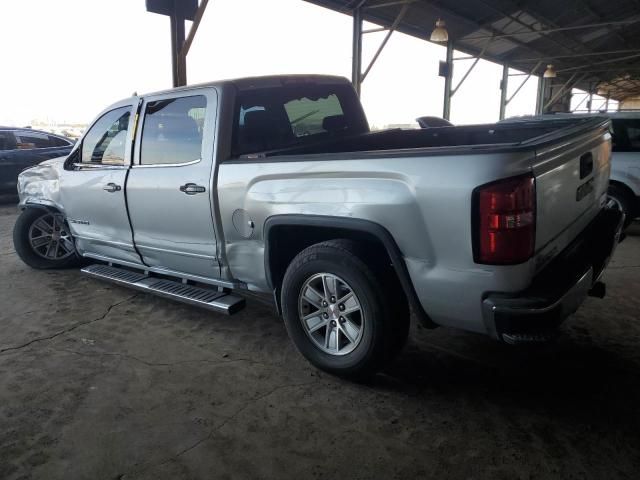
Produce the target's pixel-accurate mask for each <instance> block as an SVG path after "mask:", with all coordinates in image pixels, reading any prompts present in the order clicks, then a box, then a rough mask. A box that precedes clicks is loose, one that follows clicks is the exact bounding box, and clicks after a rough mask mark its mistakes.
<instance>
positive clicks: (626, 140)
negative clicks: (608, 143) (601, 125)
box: [606, 111, 640, 223]
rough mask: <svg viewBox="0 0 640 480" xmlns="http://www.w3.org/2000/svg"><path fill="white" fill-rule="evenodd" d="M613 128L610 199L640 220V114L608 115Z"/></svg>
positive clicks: (628, 215) (628, 219)
mask: <svg viewBox="0 0 640 480" xmlns="http://www.w3.org/2000/svg"><path fill="white" fill-rule="evenodd" d="M606 115H607V116H608V117H610V118H611V124H612V126H613V146H612V150H613V158H612V162H611V178H610V180H609V197H610V198H611V199H612V200H614V201H615V202H616V203H617V204H618V207H619V208H620V209H621V210H622V211H623V212H624V213H625V214H626V215H627V223H631V221H632V220H633V219H634V218H637V217H638V216H640V111H629V112H614V113H607V114H606Z"/></svg>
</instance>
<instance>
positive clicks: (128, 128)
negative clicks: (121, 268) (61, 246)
mask: <svg viewBox="0 0 640 480" xmlns="http://www.w3.org/2000/svg"><path fill="white" fill-rule="evenodd" d="M134 108H135V106H134V105H133V104H132V105H125V106H122V107H119V108H115V109H113V110H110V111H108V112H106V113H104V114H103V115H102V116H100V117H99V118H98V120H96V121H95V122H94V124H93V125H92V126H91V127H90V129H89V130H88V131H87V133H86V135H85V136H84V138H83V139H82V144H81V145H80V147H79V148H78V149H77V150H76V151H75V152H73V154H72V155H71V157H70V158H69V160H68V161H67V164H66V165H65V169H66V170H68V171H67V172H65V175H64V176H63V177H62V183H61V185H60V197H61V204H62V205H64V207H65V215H66V217H67V221H68V222H69V228H70V229H71V232H72V233H73V236H74V238H75V240H76V246H77V248H78V251H80V253H83V254H89V255H90V256H93V257H96V256H97V257H98V258H101V257H105V258H108V259H115V260H126V261H130V262H136V263H140V256H139V255H138V254H137V253H136V251H135V248H134V246H133V238H132V235H131V227H130V225H129V219H128V217H127V205H126V200H125V195H124V193H125V189H124V186H125V182H126V178H127V171H128V169H129V166H130V160H131V143H132V137H131V135H132V133H131V132H132V129H133V118H134Z"/></svg>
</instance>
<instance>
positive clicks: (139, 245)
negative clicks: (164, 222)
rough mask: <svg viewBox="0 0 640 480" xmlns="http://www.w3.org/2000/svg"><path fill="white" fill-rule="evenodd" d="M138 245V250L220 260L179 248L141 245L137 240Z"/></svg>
mask: <svg viewBox="0 0 640 480" xmlns="http://www.w3.org/2000/svg"><path fill="white" fill-rule="evenodd" d="M136 247H138V250H152V251H154V252H162V253H170V254H172V255H183V256H185V257H194V258H202V259H205V260H218V257H216V256H211V255H201V254H199V253H188V252H180V251H178V250H170V249H168V248H159V247H149V246H148V245H141V244H140V243H137V242H136Z"/></svg>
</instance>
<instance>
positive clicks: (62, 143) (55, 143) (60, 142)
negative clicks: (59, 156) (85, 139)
mask: <svg viewBox="0 0 640 480" xmlns="http://www.w3.org/2000/svg"><path fill="white" fill-rule="evenodd" d="M71 145H73V143H72V142H70V141H68V140H65V139H64V138H60V137H56V136H54V135H49V146H50V147H69V146H71Z"/></svg>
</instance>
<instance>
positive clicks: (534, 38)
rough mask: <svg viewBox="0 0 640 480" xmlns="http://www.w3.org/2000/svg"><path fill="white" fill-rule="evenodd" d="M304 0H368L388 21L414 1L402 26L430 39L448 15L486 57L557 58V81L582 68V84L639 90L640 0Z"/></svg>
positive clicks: (342, 3) (377, 16)
mask: <svg viewBox="0 0 640 480" xmlns="http://www.w3.org/2000/svg"><path fill="white" fill-rule="evenodd" d="M306 1H309V2H311V3H315V4H317V5H321V6H324V7H327V8H330V9H333V10H336V11H339V12H343V13H348V14H349V13H351V12H352V11H353V9H354V8H355V7H356V6H358V5H359V4H362V5H363V7H362V8H363V10H362V11H363V16H364V18H365V20H367V21H369V22H373V23H376V24H379V25H382V26H385V27H389V26H390V25H391V24H392V23H393V22H394V20H395V19H396V16H397V15H398V13H399V12H400V9H401V8H402V7H403V5H404V4H405V3H410V6H409V9H408V11H407V13H406V15H405V16H404V18H403V19H402V21H401V22H400V24H399V26H398V30H399V31H401V32H403V33H406V34H409V35H412V36H415V37H418V38H422V39H425V40H428V38H429V36H430V35H431V31H432V30H433V28H434V26H435V22H436V20H438V18H442V19H443V20H445V22H446V24H447V30H448V31H449V38H450V39H451V40H452V41H453V42H454V46H455V48H456V49H458V50H461V51H463V52H466V53H469V54H473V55H477V54H479V53H480V51H481V50H482V49H483V48H485V47H486V49H485V55H484V57H485V58H487V59H488V60H492V61H495V62H498V63H506V64H508V65H510V66H511V67H513V68H517V69H519V70H523V71H530V70H531V69H533V68H534V67H535V65H536V63H537V62H538V61H541V65H540V66H539V67H538V70H537V71H536V72H535V73H536V74H538V75H541V74H542V72H543V71H544V68H545V66H546V65H547V64H549V63H551V64H553V65H554V66H555V68H556V70H557V72H558V78H557V80H556V81H557V82H558V83H560V82H562V81H563V79H569V78H570V77H571V76H572V75H574V74H576V75H575V77H574V80H575V79H577V80H578V83H577V84H576V85H575V86H576V87H578V88H582V89H584V90H591V89H593V90H595V89H597V88H598V86H600V87H601V88H602V87H603V86H604V87H606V88H608V91H609V93H610V96H611V97H612V98H615V99H618V100H622V99H624V98H627V97H630V96H634V95H640V0H534V1H531V0H455V1H452V0H449V1H447V0H365V1H364V3H363V1H362V0H306ZM589 25H599V26H596V27H590V26H589ZM558 29H563V30H558ZM567 29H568V30H567ZM514 34H515V35H514ZM492 36H493V38H491V37H492ZM487 43H488V45H487ZM613 52H615V53H613Z"/></svg>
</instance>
